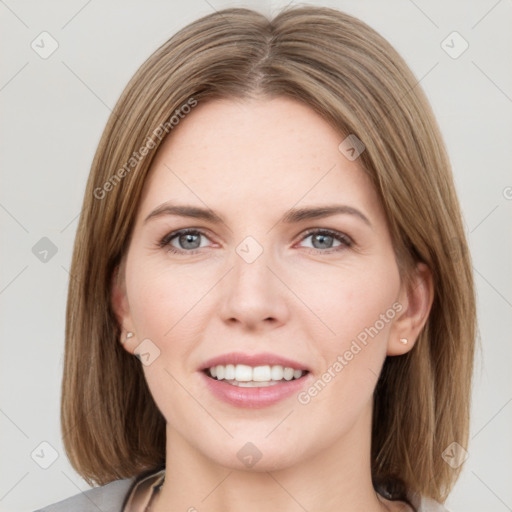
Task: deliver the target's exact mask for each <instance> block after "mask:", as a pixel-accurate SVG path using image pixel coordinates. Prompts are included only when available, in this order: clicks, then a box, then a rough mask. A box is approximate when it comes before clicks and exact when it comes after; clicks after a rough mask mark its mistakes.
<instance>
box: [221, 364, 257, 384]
mask: <svg viewBox="0 0 512 512" xmlns="http://www.w3.org/2000/svg"><path fill="white" fill-rule="evenodd" d="M217 369H219V367H218V366H217ZM235 380H237V381H239V382H249V381H251V380H252V368H251V367H250V366H247V365H245V364H237V365H236V367H235Z"/></svg>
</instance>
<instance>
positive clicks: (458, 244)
mask: <svg viewBox="0 0 512 512" xmlns="http://www.w3.org/2000/svg"><path fill="white" fill-rule="evenodd" d="M252 96H260V97H268V98H274V97H278V96H285V97H290V98H294V99H296V100H298V101H301V102H303V103H304V104H306V105H309V106H310V107H311V108H312V109H314V111H316V112H317V113H318V114H319V115H320V116H322V117H323V118H324V119H325V120H326V121H327V122H328V123H330V124H331V125H332V126H333V127H335V129H337V130H338V131H339V133H340V142H341V141H342V140H343V139H344V138H345V137H346V136H348V135H349V134H354V135H356V136H357V138H358V139H360V140H361V141H362V142H363V143H364V146H365V151H364V152H363V153H362V154H361V155H360V156H359V159H358V162H359V164H360V166H361V168H362V169H363V170H364V172H366V173H367V174H368V175H369V177H370V178H371V180H372V183H373V185H374V186H375V189H376V190H377V192H378V194H379V196H380V199H381V201H382V204H383V206H384V209H385V212H386V215H387V218H388V223H389V228H390V231H391V235H392V239H393V243H394V248H395V251H396V256H397V262H398V264H399V268H400V272H401V276H402V278H403V279H407V276H408V275H410V274H409V270H411V269H412V268H414V266H415V263H417V262H424V263H425V264H426V265H428V267H429V268H430V269H431V271H432V274H433V281H434V300H433V304H432V309H431V313H430V315H429V318H428V321H427V324H426V325H425V327H424V329H423V330H422V332H421V334H420V336H419V339H418V340H417V342H416V344H415V346H414V348H413V349H412V350H411V351H410V352H408V353H407V354H405V355H403V356H396V357H388V358H387V359H386V361H385V363H384V367H383V370H382V373H381V376H380V378H379V381H378V383H377V386H376V390H375V394H374V411H373V425H374V427H373V431H372V444H371V466H372V467H371V469H372V475H373V481H374V485H375V486H376V488H379V487H381V488H387V489H388V490H389V489H391V490H393V489H395V490H396V489H399V488H400V486H402V489H403V488H404V487H405V488H407V489H410V490H412V491H415V492H419V493H421V494H423V495H426V496H429V497H431V498H434V499H437V500H439V501H444V500H445V498H446V496H447V495H448V493H449V491H450V490H451V488H452V487H453V485H454V483H455V481H456V479H457V477H458V475H459V472H460V469H461V468H460V467H459V468H456V469H453V468H452V467H451V466H450V465H448V464H447V463H446V462H445V461H444V460H443V457H442V454H443V451H444V450H445V449H446V448H447V447H448V446H449V445H450V444H451V443H453V442H457V443H458V444H459V445H461V446H463V447H465V446H466V445H467V441H468V431H469V406H470V388H471V378H472V369H473V352H474V342H475V333H476V312H475V298H474V290H473V278H472V272H471V263H470V259H469V254H468V250H467V242H466V238H465V234H464V229H463V224H462V220H461V213H460V207H459V204H458V200H457V197H456V193H455V189H454V184H453V178H452V175H451V169H450V163H449V160H448V157H447V154H446V152H445V148H444V144H443V141H442V138H441V135H440V132H439V129H438V127H437V124H436V121H435V119H434V116H433V113H432V111H431V108H430V106H429V104H428V101H427V100H426V97H425V95H424V93H423V92H422V90H421V88H420V86H419V84H418V81H417V80H416V79H415V77H414V75H413V74H412V72H411V71H410V70H409V68H408V67H407V65H406V64H405V62H404V61H403V60H402V58H401V57H400V56H399V55H398V54H397V52H396V51H395V50H394V49H393V48H392V46H391V45H390V44H389V43H388V42H387V41H386V40H385V39H383V38H382V37H381V36H380V35H379V34H377V33H376V32H375V31H374V30H373V29H371V28H370V27H369V26H367V25H366V24H365V23H363V22H361V21H359V20H358V19H355V18H353V17H351V16H349V15H346V14H343V13H341V12H339V11H337V10H333V9H329V8H317V7H311V6H305V7H300V8H292V9H288V10H284V11H282V12H281V13H279V14H278V15H277V16H276V17H275V18H273V19H272V20H269V19H267V18H266V17H265V16H263V15H262V14H259V13H257V12H254V11H252V10H248V9H226V10H223V11H220V12H216V13H214V14H211V15H208V16H205V17H203V18H201V19H199V20H197V21H195V22H193V23H191V24H190V25H188V26H186V27H185V28H183V29H182V30H180V31H179V32H178V33H177V34H175V35H174V36H173V37H172V38H171V39H169V40H168V41H167V42H166V43H164V44H163V45H162V46H161V47H160V48H159V49H158V50H157V51H156V52H155V53H153V54H152V55H151V56H150V57H149V59H148V60H147V61H146V62H144V64H143V65H142V66H141V67H140V69H139V70H138V71H137V72H136V74H135V75H134V77H133V78H132V79H131V81H130V82H129V83H128V85H127V87H126V88H125V90H124V92H123V93H122V95H121V97H120V99H119V101H118V102H117V104H116V106H115V108H114V110H113V111H112V115H111V116H110V118H109V120H108V123H107V126H106V128H105V131H104V133H103V136H102V138H101V141H100V143H99V146H98V149H97V152H96V154H95V157H94V160H93V163H92V168H91V172H90V176H89V180H88V183H87V189H86V192H85V198H84V203H83V208H82V212H81V216H80V222H79V226H78V232H77V235H76V241H75V247H74V254H73V261H72V266H71V278H70V283H69V294H68V304H67V321H66V344H65V363H64V376H63V383H62V413H61V420H62V429H63V440H64V445H65V448H66V451H67V454H68V456H69V459H70V461H71V463H72V465H73V467H74V468H75V469H76V470H77V471H78V473H79V474H81V475H82V476H83V477H84V478H85V480H86V481H87V482H89V483H90V484H93V483H97V484H105V483H107V482H109V481H111V480H114V479H118V478H126V477H131V476H134V475H136V474H139V473H140V472H142V471H145V470H148V469H151V468H156V467H159V466H161V465H162V464H164V463H165V460H164V457H165V420H164V418H163V416H162V414H161V413H160V411H159V410H158V409H157V407H156V405H155V403H154V401H153V399H152V397H151V394H150V392H149V390H148V387H147V385H146V382H145V379H144V375H143V372H142V370H141V366H140V363H139V362H138V360H137V359H136V358H134V357H132V356H131V355H130V354H128V353H127V352H126V351H125V350H124V349H123V348H122V347H121V345H120V343H119V341H118V340H119V336H120V326H119V325H118V322H117V320H116V316H115V314H114V312H113V308H112V305H111V288H112V279H113V275H114V274H115V271H116V268H117V267H118V266H119V264H120V262H121V261H122V258H123V256H124V255H125V253H126V250H127V247H128V242H129V238H130V235H131V231H132V227H133V224H134V217H135V214H136V209H137V208H136V207H137V205H138V203H139V199H140V197H141V191H142V188H143V185H144V183H145V179H146V176H147V174H148V170H149V168H150V165H151V162H152V160H153V158H154V156H155V153H156V151H157V150H158V147H159V145H160V144H161V143H162V141H163V140H164V139H165V137H166V136H171V137H172V128H173V127H174V126H175V124H176V123H177V122H180V120H181V118H183V117H184V116H185V115H186V113H187V112H189V111H190V110H191V109H192V108H193V106H194V105H195V104H197V103H202V102H205V101H208V100H210V99H214V98H228V99H234V98H236V99H242V100H243V99H245V98H250V97H252ZM196 102H197V103H196ZM192 115H193V113H192ZM390 492H391V493H392V494H393V492H394V491H390ZM399 494H400V492H399V491H397V492H395V495H399Z"/></svg>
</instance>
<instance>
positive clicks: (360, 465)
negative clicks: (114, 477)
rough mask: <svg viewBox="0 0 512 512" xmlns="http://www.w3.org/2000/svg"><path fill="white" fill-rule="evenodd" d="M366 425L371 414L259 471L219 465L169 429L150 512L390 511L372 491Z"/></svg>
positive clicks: (368, 436)
mask: <svg viewBox="0 0 512 512" xmlns="http://www.w3.org/2000/svg"><path fill="white" fill-rule="evenodd" d="M361 422H362V424H360V423H361ZM363 425H364V426H365V428H364V429H363V430H359V429H361V428H363ZM370 426H371V409H369V410H368V411H367V413H365V414H363V415H362V416H361V417H360V419H359V421H358V423H357V424H355V425H353V428H351V429H350V431H349V432H347V433H346V434H345V435H344V436H342V437H340V438H339V439H338V440H337V441H336V442H335V443H334V444H331V445H329V446H328V447H327V448H325V449H323V450H320V451H316V452H315V453H314V455H312V456H310V457H308V458H306V459H303V460H301V461H300V462H299V463H297V464H294V465H292V466H289V467H280V468H278V469H275V470H260V471H257V470H255V468H257V465H256V466H255V467H254V468H253V469H250V470H239V469H232V468H227V467H225V466H221V465H219V464H217V463H215V462H214V461H212V460H211V459H209V458H207V457H205V456H204V455H203V454H202V453H200V452H199V451H198V450H197V449H196V448H194V447H193V446H191V445H190V444H189V443H187V442H186V440H185V439H184V438H183V437H182V436H181V435H180V434H179V433H178V432H176V431H175V430H173V429H171V428H169V426H168V427H167V448H166V452H167V453H166V460H167V466H166V476H165V482H164V484H163V486H162V489H161V490H160V491H159V493H158V494H157V497H156V499H155V503H154V505H152V507H151V510H152V511H155V512H163V511H169V510H184V511H189V512H197V511H201V512H234V511H238V510H244V512H257V511H258V512H260V511H261V510H265V509H267V510H280V511H283V512H288V511H290V512H291V511H298V510H311V511H312V510H322V511H323V512H331V511H332V512H334V511H336V512H354V511H359V510H360V511H365V512H382V511H385V510H391V507H390V506H388V505H386V504H385V501H386V500H384V499H380V497H378V496H377V494H376V492H375V491H374V489H373V485H372V481H371V469H370V440H371V438H370ZM362 433H364V434H365V435H361V434H362ZM239 444H242V443H239ZM388 503H389V502H388Z"/></svg>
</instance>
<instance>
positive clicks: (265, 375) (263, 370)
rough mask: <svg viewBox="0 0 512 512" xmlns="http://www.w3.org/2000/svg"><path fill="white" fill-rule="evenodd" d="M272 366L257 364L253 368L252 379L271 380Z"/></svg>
mask: <svg viewBox="0 0 512 512" xmlns="http://www.w3.org/2000/svg"><path fill="white" fill-rule="evenodd" d="M270 373H271V372H270V366H256V367H254V368H253V370H252V380H255V381H256V382H266V381H269V380H270Z"/></svg>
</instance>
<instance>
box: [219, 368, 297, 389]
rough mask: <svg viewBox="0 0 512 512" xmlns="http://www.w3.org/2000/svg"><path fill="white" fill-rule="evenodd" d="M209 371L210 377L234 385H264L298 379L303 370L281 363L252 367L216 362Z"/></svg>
mask: <svg viewBox="0 0 512 512" xmlns="http://www.w3.org/2000/svg"><path fill="white" fill-rule="evenodd" d="M209 373H210V376H211V377H214V378H215V377H216V378H217V380H226V381H228V382H229V383H230V384H233V385H235V386H240V387H264V386H272V385H274V384H277V383H278V382H279V381H282V380H283V379H284V380H287V381H289V380H292V379H300V378H301V377H302V375H304V373H305V372H304V371H302V370H295V369H294V368H290V367H288V366H286V367H283V366H281V365H273V366H270V365H262V366H255V367H252V366H248V365H246V364H237V365H234V364H228V365H222V364H218V365H217V366H212V367H211V368H209Z"/></svg>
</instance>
